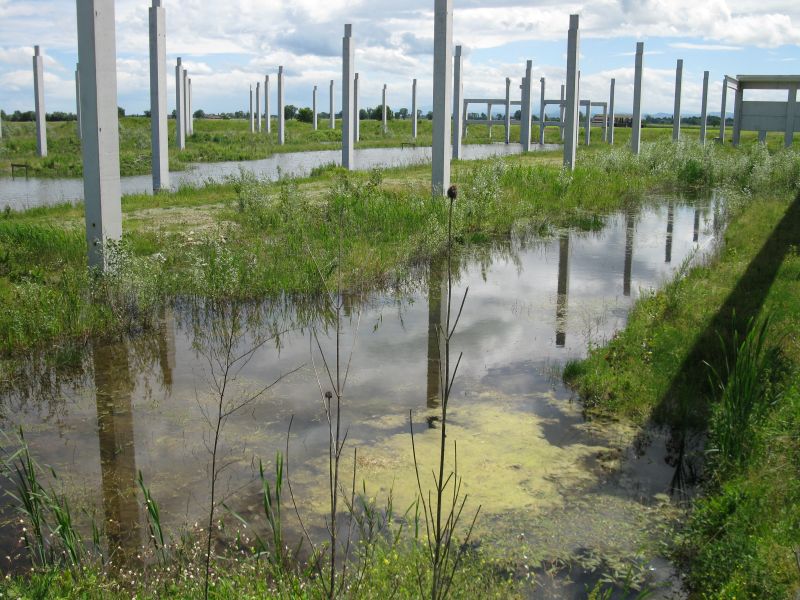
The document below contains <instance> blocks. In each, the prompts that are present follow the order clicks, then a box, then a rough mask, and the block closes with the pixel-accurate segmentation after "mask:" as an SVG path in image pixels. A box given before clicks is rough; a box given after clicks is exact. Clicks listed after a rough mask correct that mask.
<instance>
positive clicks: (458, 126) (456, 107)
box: [453, 46, 464, 160]
mask: <svg viewBox="0 0 800 600" xmlns="http://www.w3.org/2000/svg"><path fill="white" fill-rule="evenodd" d="M463 66H464V59H463V58H462V54H461V46H456V52H455V55H454V56H453V159H454V160H458V159H460V158H461V141H462V139H463V136H464V118H463V117H464V106H463V105H464V81H463V78H462V68H463Z"/></svg>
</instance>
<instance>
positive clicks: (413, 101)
mask: <svg viewBox="0 0 800 600" xmlns="http://www.w3.org/2000/svg"><path fill="white" fill-rule="evenodd" d="M411 137H412V138H413V139H417V80H416V79H415V80H414V81H412V82H411Z"/></svg>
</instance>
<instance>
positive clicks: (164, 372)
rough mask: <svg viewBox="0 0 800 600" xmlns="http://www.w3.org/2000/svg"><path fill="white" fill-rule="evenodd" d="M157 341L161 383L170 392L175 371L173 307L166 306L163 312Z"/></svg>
mask: <svg viewBox="0 0 800 600" xmlns="http://www.w3.org/2000/svg"><path fill="white" fill-rule="evenodd" d="M157 343H158V364H159V367H160V368H161V383H162V384H163V386H164V389H165V391H167V392H170V391H171V390H172V373H173V372H174V371H175V315H174V313H173V310H172V307H166V308H164V309H163V311H162V312H161V319H160V323H159V326H158V341H157Z"/></svg>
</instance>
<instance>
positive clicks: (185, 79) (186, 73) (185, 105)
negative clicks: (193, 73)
mask: <svg viewBox="0 0 800 600" xmlns="http://www.w3.org/2000/svg"><path fill="white" fill-rule="evenodd" d="M189 120H190V117H189V71H187V70H186V69H184V70H183V135H184V136H185V137H186V138H188V137H189V134H190V131H189Z"/></svg>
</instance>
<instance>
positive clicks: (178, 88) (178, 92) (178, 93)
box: [175, 56, 186, 150]
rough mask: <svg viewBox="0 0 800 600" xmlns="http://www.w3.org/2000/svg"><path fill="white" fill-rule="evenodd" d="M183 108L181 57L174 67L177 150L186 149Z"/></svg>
mask: <svg viewBox="0 0 800 600" xmlns="http://www.w3.org/2000/svg"><path fill="white" fill-rule="evenodd" d="M185 122H186V121H185V116H184V107H183V64H182V62H181V57H180V56H179V57H178V64H177V66H176V67H175V145H176V146H178V150H184V149H185V148H186V126H185V125H184V123H185Z"/></svg>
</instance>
